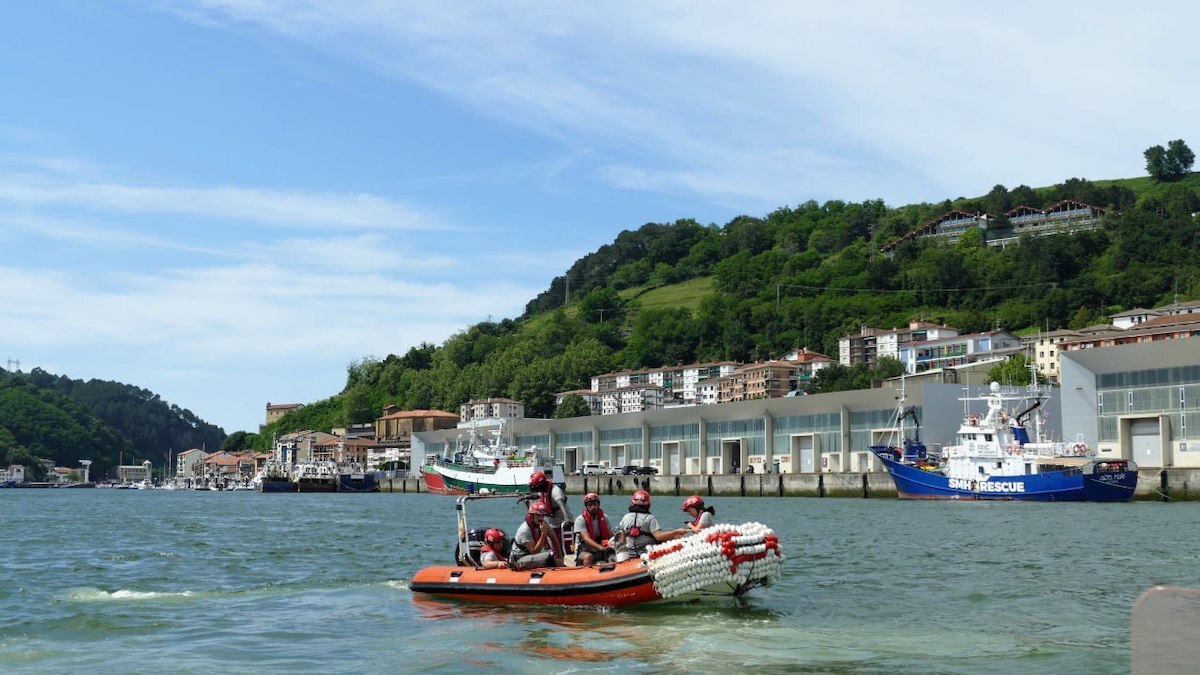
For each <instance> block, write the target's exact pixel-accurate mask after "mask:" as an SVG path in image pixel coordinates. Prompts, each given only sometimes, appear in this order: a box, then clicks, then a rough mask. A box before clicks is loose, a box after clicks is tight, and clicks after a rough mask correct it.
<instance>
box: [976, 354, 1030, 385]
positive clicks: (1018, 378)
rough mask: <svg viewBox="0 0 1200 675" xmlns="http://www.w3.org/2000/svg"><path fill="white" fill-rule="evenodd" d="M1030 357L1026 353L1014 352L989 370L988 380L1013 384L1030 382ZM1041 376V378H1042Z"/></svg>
mask: <svg viewBox="0 0 1200 675" xmlns="http://www.w3.org/2000/svg"><path fill="white" fill-rule="evenodd" d="M1031 372H1032V371H1030V369H1029V357H1028V356H1026V355H1025V354H1014V355H1012V356H1010V357H1008V358H1007V359H1005V360H1004V362H1003V363H1000V364H998V365H996V366H994V367H993V368H992V369H991V370H989V371H988V374H987V379H988V382H999V383H1000V384H1007V385H1011V386H1024V385H1027V384H1029V379H1030V375H1031ZM1040 379H1041V378H1040V376H1039V380H1040Z"/></svg>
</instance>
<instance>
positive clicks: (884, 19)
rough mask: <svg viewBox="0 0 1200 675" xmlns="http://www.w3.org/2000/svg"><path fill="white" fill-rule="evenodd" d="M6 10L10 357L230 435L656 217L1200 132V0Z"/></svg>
mask: <svg viewBox="0 0 1200 675" xmlns="http://www.w3.org/2000/svg"><path fill="white" fill-rule="evenodd" d="M835 5H836V6H835ZM993 5H994V6H993ZM0 24H3V25H4V26H5V31H4V33H5V36H4V39H3V40H0V367H4V368H5V369H6V370H10V371H11V370H21V371H23V372H29V371H30V370H32V369H33V368H41V369H43V370H46V371H48V372H50V373H53V374H56V375H66V376H68V377H71V378H74V379H83V380H89V379H101V380H113V381H118V382H124V383H127V384H131V385H135V386H138V387H142V388H144V389H148V390H150V391H152V392H154V393H156V394H158V395H159V396H161V397H162V398H163V399H164V400H166V401H168V402H169V403H172V404H174V405H177V406H179V407H181V408H185V409H188V410H190V411H192V412H193V413H194V414H196V415H197V416H199V417H200V418H202V419H204V420H206V421H208V422H210V423H213V424H216V425H218V426H221V427H222V428H224V429H225V431H226V432H233V431H238V430H244V431H257V430H258V426H259V425H260V424H262V423H263V421H264V411H265V406H266V405H267V404H268V403H312V402H315V401H319V400H322V399H325V398H328V397H329V396H332V395H335V394H337V393H338V392H340V391H341V389H342V387H343V386H344V385H345V381H346V373H347V368H348V367H349V366H350V365H351V364H353V363H356V362H359V361H361V360H362V359H364V358H379V359H382V358H385V357H386V356H387V355H389V354H397V355H401V354H404V353H405V352H407V351H408V349H409V348H410V347H412V346H414V345H418V344H420V343H422V342H430V343H433V344H441V343H442V342H444V341H445V340H446V339H447V338H449V337H450V336H452V335H454V334H455V333H457V332H460V331H463V330H465V329H467V328H468V327H469V326H471V325H474V324H476V323H479V322H481V321H488V320H495V321H498V320H500V319H503V318H516V317H517V316H519V315H520V314H521V313H522V312H523V310H524V307H525V304H526V303H528V302H529V301H530V300H532V299H533V298H534V297H535V296H536V295H537V294H538V293H540V292H542V291H543V290H545V289H546V288H547V287H549V285H550V282H551V281H552V280H553V279H554V277H556V276H561V275H562V274H563V273H564V272H565V271H566V270H567V269H568V268H569V267H570V266H571V264H572V263H573V262H574V261H576V260H578V259H579V258H581V257H583V256H585V255H587V254H588V253H590V252H592V251H595V250H596V249H597V248H599V247H600V246H603V245H604V244H606V243H609V242H611V241H612V240H613V239H614V238H615V237H616V236H617V235H618V234H619V233H620V232H621V231H622V230H629V229H637V228H638V227H641V226H642V225H643V224H645V223H650V222H655V223H668V222H674V221H675V220H678V219H682V218H692V219H695V220H697V221H699V222H701V223H703V224H715V225H724V224H726V223H728V222H729V221H730V220H732V219H733V218H734V217H736V216H738V215H743V214H744V215H751V216H764V215H766V214H768V213H770V212H771V211H773V210H775V209H777V208H779V207H782V206H794V205H797V204H800V203H803V202H806V201H808V200H816V201H818V202H824V201H827V200H831V199H838V200H844V201H852V202H859V201H863V200H868V199H882V200H884V201H885V202H886V203H887V204H888V205H890V206H903V205H905V204H911V203H917V202H931V203H932V202H940V201H942V200H944V199H953V198H956V197H961V196H967V197H972V196H980V195H983V194H986V193H987V192H988V191H989V190H990V189H991V188H992V187H993V186H994V185H997V184H1001V185H1005V186H1007V187H1009V188H1013V187H1016V186H1017V185H1021V184H1025V185H1029V186H1032V187H1040V186H1045V185H1052V184H1054V183H1059V182H1062V181H1064V180H1066V179H1068V178H1073V177H1078V178H1088V179H1093V180H1096V179H1105V178H1126V177H1134V176H1140V175H1144V174H1145V161H1144V158H1143V157H1142V153H1143V151H1144V150H1145V149H1146V148H1148V147H1150V146H1152V145H1158V144H1161V145H1164V146H1165V145H1166V144H1167V142H1168V141H1170V140H1173V139H1177V138H1182V139H1184V140H1185V141H1187V142H1189V143H1190V144H1191V145H1192V146H1193V147H1194V146H1195V145H1197V144H1200V135H1198V134H1196V133H1195V132H1196V126H1197V124H1198V123H1200V114H1198V113H1200V86H1197V85H1198V84H1200V83H1198V82H1197V75H1196V73H1197V72H1200V67H1198V66H1200V55H1198V54H1200V53H1198V52H1197V50H1196V49H1195V47H1194V40H1191V39H1189V38H1188V36H1189V35H1191V33H1192V32H1194V28H1195V26H1197V25H1200V5H1198V4H1196V3H1184V2H1152V3H1130V2H1127V1H1125V2H1108V1H1105V0H1100V1H1095V2H1076V1H1074V0H1071V1H1067V2H1061V3H1041V2H1037V3H1034V2H1008V3H962V2H937V1H929V2H903V1H896V0H892V1H886V2H884V1H880V2H848V3H829V2H822V3H818V2H801V1H798V0H797V1H788V0H780V1H778V2H755V1H753V0H750V1H740V2H710V1H704V0H686V1H684V0H681V1H678V2H675V1H671V2H664V1H655V0H638V1H637V2H624V1H621V0H615V1H612V2H602V3H569V2H565V3H552V2H524V1H521V0H505V1H499V0H497V1H495V2H487V1H481V2H420V3H417V2H402V1H386V0H360V1H357V2H355V1H353V0H291V1H288V2H284V1H283V0H141V1H135V0H106V1H105V2H84V1H81V0H39V1H38V2H8V3H3V5H2V6H0Z"/></svg>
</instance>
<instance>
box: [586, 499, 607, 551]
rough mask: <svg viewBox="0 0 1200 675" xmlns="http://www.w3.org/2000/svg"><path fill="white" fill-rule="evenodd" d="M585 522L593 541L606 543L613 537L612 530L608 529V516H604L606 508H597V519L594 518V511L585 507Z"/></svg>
mask: <svg viewBox="0 0 1200 675" xmlns="http://www.w3.org/2000/svg"><path fill="white" fill-rule="evenodd" d="M583 524H584V526H586V527H587V533H588V535H589V536H591V538H592V540H593V541H596V542H598V543H604V542H605V541H607V540H608V539H609V538H611V537H612V532H610V531H609V529H608V518H606V517H605V516H604V509H597V510H596V519H595V520H592V512H591V511H588V510H587V508H586V507H584V509H583Z"/></svg>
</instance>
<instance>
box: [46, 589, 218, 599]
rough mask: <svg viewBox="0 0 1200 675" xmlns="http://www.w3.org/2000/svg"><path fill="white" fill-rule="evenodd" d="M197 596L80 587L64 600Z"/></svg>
mask: <svg viewBox="0 0 1200 675" xmlns="http://www.w3.org/2000/svg"><path fill="white" fill-rule="evenodd" d="M197 595H199V594H198V593H196V592H195V591H176V592H162V591H133V590H129V589H126V588H122V589H119V590H116V591H106V590H104V589H103V588H93V587H88V586H84V587H80V588H74V589H71V590H70V591H67V594H66V599H67V600H70V601H72V602H113V601H116V602H120V601H127V600H173V599H190V598H195V597H197Z"/></svg>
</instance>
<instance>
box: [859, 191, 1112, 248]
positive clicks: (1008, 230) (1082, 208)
mask: <svg viewBox="0 0 1200 675" xmlns="http://www.w3.org/2000/svg"><path fill="white" fill-rule="evenodd" d="M1105 213H1106V210H1105V209H1102V208H1100V207H1099V206H1092V205H1091V204H1085V203H1083V202H1079V201H1075V200H1073V199H1063V200H1061V201H1058V202H1055V203H1054V204H1051V205H1050V206H1047V207H1046V208H1044V209H1039V208H1035V207H1032V206H1024V205H1022V206H1018V207H1016V208H1014V209H1010V210H1008V211H1006V212H1005V213H1004V218H1005V220H1007V221H1008V226H1007V227H997V223H999V222H1003V221H1002V220H1001V221H998V220H997V219H996V218H995V217H994V216H992V215H990V214H987V213H978V214H972V213H967V212H965V211H959V210H953V211H947V212H945V213H943V214H941V215H940V216H938V217H936V218H934V219H933V220H930V221H929V222H927V223H925V224H923V225H921V226H920V227H917V228H915V229H913V230H912V231H910V232H907V233H905V234H904V235H902V236H899V237H897V238H895V239H893V240H891V241H889V242H888V243H886V244H884V245H883V247H882V248H881V249H880V250H881V251H882V252H883V253H884V254H885V255H887V256H888V257H891V256H892V255H893V254H894V253H895V251H896V248H897V247H898V246H900V245H901V244H903V243H905V242H907V241H913V240H917V239H924V238H934V237H936V238H939V239H941V240H943V241H944V242H945V243H947V244H954V243H957V242H958V240H959V239H961V238H962V235H963V233H964V232H966V231H968V230H971V229H979V230H983V232H984V241H985V242H986V243H987V245H988V246H998V247H1001V248H1003V247H1004V246H1007V245H1008V244H1010V243H1014V242H1016V241H1017V240H1018V239H1019V238H1020V237H1022V236H1033V237H1042V236H1046V235H1051V234H1072V233H1075V232H1079V231H1084V230H1094V229H1096V228H1098V227H1100V225H1101V222H1102V218H1103V217H1104V214H1105Z"/></svg>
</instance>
